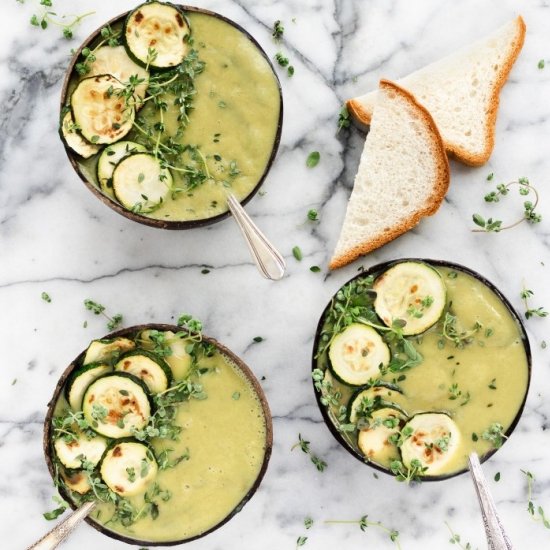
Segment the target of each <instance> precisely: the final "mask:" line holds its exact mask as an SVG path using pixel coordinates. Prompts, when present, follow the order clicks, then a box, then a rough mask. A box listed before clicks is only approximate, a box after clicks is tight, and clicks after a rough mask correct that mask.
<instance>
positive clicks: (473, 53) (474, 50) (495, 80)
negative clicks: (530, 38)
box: [347, 16, 525, 166]
mask: <svg viewBox="0 0 550 550" xmlns="http://www.w3.org/2000/svg"><path fill="white" fill-rule="evenodd" d="M524 38H525V23H524V21H523V19H522V18H521V16H520V17H517V18H516V19H514V20H513V21H510V22H508V23H507V24H506V25H504V26H502V27H500V28H499V29H497V30H496V31H495V32H493V33H492V34H490V35H489V36H486V37H485V38H482V39H481V40H479V41H477V42H475V43H474V44H472V45H470V46H468V47H466V48H464V49H462V50H460V51H458V52H456V53H454V54H451V55H449V56H447V57H444V58H443V59H441V60H440V61H436V62H435V63H432V64H430V65H427V66H426V67H424V68H422V69H420V70H418V71H416V72H414V73H411V74H409V75H408V76H406V77H404V78H402V79H400V80H398V81H397V83H398V84H399V85H400V86H402V87H403V88H405V89H406V90H408V91H409V92H411V93H412V94H413V95H414V97H415V98H416V100H417V101H419V102H420V103H421V104H422V105H424V107H426V109H428V111H430V113H431V115H432V116H433V118H434V120H435V122H436V124H437V126H438V128H439V131H440V132H441V136H442V137H443V141H444V142H445V147H446V149H447V151H448V152H449V153H451V154H453V155H454V156H455V157H456V158H457V159H458V160H460V161H462V162H464V163H465V164H469V165H471V166H481V165H482V164H484V163H485V162H487V160H488V159H489V157H490V155H491V152H492V151H493V147H494V142H495V122H496V118H497V110H498V103H499V94H500V90H501V88H502V86H504V83H505V82H506V79H507V78H508V74H509V73H510V70H511V68H512V65H513V64H514V61H515V60H516V58H517V56H518V55H519V52H520V51H521V48H522V46H523V41H524ZM377 93H378V92H377V91H376V90H374V91H372V92H370V93H368V94H365V95H363V96H360V97H356V98H354V99H350V100H349V101H348V102H347V106H348V109H349V111H350V113H351V114H352V116H353V117H354V119H355V121H356V122H358V123H359V125H361V126H363V125H368V124H370V119H371V116H372V112H373V109H374V105H375V102H376V95H377Z"/></svg>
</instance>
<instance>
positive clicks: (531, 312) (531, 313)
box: [520, 284, 548, 319]
mask: <svg viewBox="0 0 550 550" xmlns="http://www.w3.org/2000/svg"><path fill="white" fill-rule="evenodd" d="M533 295H534V292H533V291H532V290H529V289H528V288H525V284H524V285H523V288H522V289H521V292H520V297H521V299H522V301H523V305H524V306H525V318H526V319H530V318H531V317H547V316H548V311H546V310H545V309H544V308H543V307H536V308H533V307H529V302H528V300H529V298H531V297H532V296H533Z"/></svg>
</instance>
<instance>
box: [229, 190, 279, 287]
mask: <svg viewBox="0 0 550 550" xmlns="http://www.w3.org/2000/svg"><path fill="white" fill-rule="evenodd" d="M227 204H228V206H229V210H230V211H231V214H233V218H234V219H235V221H236V222H237V225H238V226H239V229H240V230H241V233H242V234H243V237H244V238H245V241H246V244H247V245H248V249H249V250H250V253H251V254H252V259H253V260H254V263H255V264H256V266H257V268H258V270H259V271H260V273H261V274H262V275H263V276H264V277H265V278H266V279H271V280H273V281H278V280H279V279H282V278H283V275H284V274H285V269H286V264H285V260H284V258H283V257H282V256H281V254H279V252H277V250H276V249H275V248H274V247H273V245H272V244H271V243H270V242H269V241H268V240H267V238H266V237H265V235H264V234H263V233H262V232H261V231H260V230H259V229H258V227H257V226H256V224H255V223H254V222H253V221H252V220H251V219H250V217H249V215H248V214H247V213H246V212H245V210H244V208H243V207H242V206H241V203H240V202H239V201H238V200H237V199H236V197H235V196H234V195H232V194H229V196H228V197H227Z"/></svg>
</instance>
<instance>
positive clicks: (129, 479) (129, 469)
mask: <svg viewBox="0 0 550 550" xmlns="http://www.w3.org/2000/svg"><path fill="white" fill-rule="evenodd" d="M157 471H158V465H157V462H156V460H155V455H154V454H153V451H151V449H150V448H149V447H147V445H144V444H143V443H140V442H138V441H135V440H129V441H120V442H118V443H116V444H115V445H114V446H113V447H112V448H111V449H109V450H108V451H107V452H106V453H105V456H104V458H103V460H102V461H101V466H100V474H101V477H102V478H103V481H104V482H105V483H106V484H107V486H108V487H109V489H111V491H114V492H115V493H117V494H119V495H121V496H124V497H130V496H133V495H138V494H140V493H143V492H145V490H146V489H147V486H148V485H149V483H151V482H152V481H153V480H154V479H155V477H156V475H157Z"/></svg>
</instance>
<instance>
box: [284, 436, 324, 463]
mask: <svg viewBox="0 0 550 550" xmlns="http://www.w3.org/2000/svg"><path fill="white" fill-rule="evenodd" d="M309 445H310V443H309V441H306V440H305V439H304V438H303V437H302V434H298V443H295V444H294V445H293V446H292V447H291V449H290V450H291V451H293V450H294V449H296V447H300V449H301V450H302V452H303V453H305V454H307V455H308V456H309V458H310V460H311V462H313V464H315V467H316V468H317V470H318V471H319V472H324V471H325V468H326V467H327V463H326V462H325V461H324V460H322V459H321V458H319V457H318V456H317V455H314V454H313V453H312V452H311V450H310V448H309Z"/></svg>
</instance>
